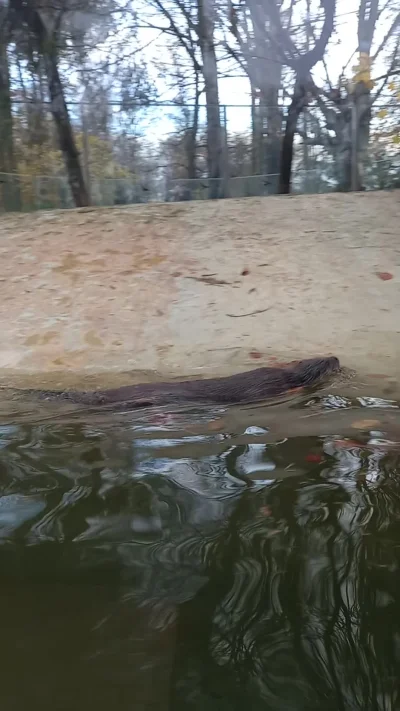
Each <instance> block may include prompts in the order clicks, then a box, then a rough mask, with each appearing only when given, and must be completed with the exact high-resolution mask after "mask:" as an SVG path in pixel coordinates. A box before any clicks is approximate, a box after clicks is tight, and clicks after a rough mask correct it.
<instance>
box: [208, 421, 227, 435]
mask: <svg viewBox="0 0 400 711" xmlns="http://www.w3.org/2000/svg"><path fill="white" fill-rule="evenodd" d="M208 429H209V430H210V431H211V432H218V431H219V430H223V429H225V423H224V421H223V420H212V421H211V422H209V423H208Z"/></svg>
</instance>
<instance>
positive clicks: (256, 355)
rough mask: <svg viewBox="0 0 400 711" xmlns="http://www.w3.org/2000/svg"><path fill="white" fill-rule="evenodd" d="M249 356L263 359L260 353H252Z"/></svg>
mask: <svg viewBox="0 0 400 711" xmlns="http://www.w3.org/2000/svg"><path fill="white" fill-rule="evenodd" d="M249 356H250V358H255V359H257V358H262V355H261V353H260V351H250V353H249Z"/></svg>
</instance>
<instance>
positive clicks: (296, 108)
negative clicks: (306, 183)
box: [278, 79, 307, 195]
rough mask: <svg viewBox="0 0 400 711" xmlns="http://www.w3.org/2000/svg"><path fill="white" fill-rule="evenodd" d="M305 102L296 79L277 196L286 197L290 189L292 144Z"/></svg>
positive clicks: (283, 142)
mask: <svg viewBox="0 0 400 711" xmlns="http://www.w3.org/2000/svg"><path fill="white" fill-rule="evenodd" d="M306 101H307V92H306V87H305V82H304V81H300V80H299V79H296V83H295V87H294V92H293V98H292V101H291V103H290V106H289V109H288V113H287V118H286V126H285V133H284V136H283V140H282V150H281V170H280V176H279V186H278V193H279V195H288V194H289V193H290V188H291V174H292V162H293V142H294V136H295V133H296V127H297V121H298V118H299V116H300V114H301V112H302V110H303V108H304V105H305V102H306Z"/></svg>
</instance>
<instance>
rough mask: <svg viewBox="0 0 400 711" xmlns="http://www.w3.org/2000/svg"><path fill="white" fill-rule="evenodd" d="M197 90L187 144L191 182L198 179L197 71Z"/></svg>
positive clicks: (197, 90) (198, 98)
mask: <svg viewBox="0 0 400 711" xmlns="http://www.w3.org/2000/svg"><path fill="white" fill-rule="evenodd" d="M195 86H196V89H195V102H194V112H193V119H192V125H191V127H190V129H189V132H188V137H187V143H186V151H187V153H186V155H187V177H188V178H189V180H195V179H196V178H197V170H196V168H197V166H196V163H197V160H196V159H197V156H196V150H197V131H198V129H199V111H200V90H199V75H198V72H197V71H196V84H195Z"/></svg>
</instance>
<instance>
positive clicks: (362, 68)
mask: <svg viewBox="0 0 400 711" xmlns="http://www.w3.org/2000/svg"><path fill="white" fill-rule="evenodd" d="M371 65H372V60H371V57H370V56H369V54H367V52H360V54H359V59H358V64H355V65H354V66H353V67H352V69H353V85H354V86H355V85H356V84H359V83H360V82H362V83H363V84H365V86H366V87H367V88H368V89H370V90H371V89H373V87H374V85H375V82H374V81H373V80H372V79H371Z"/></svg>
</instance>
